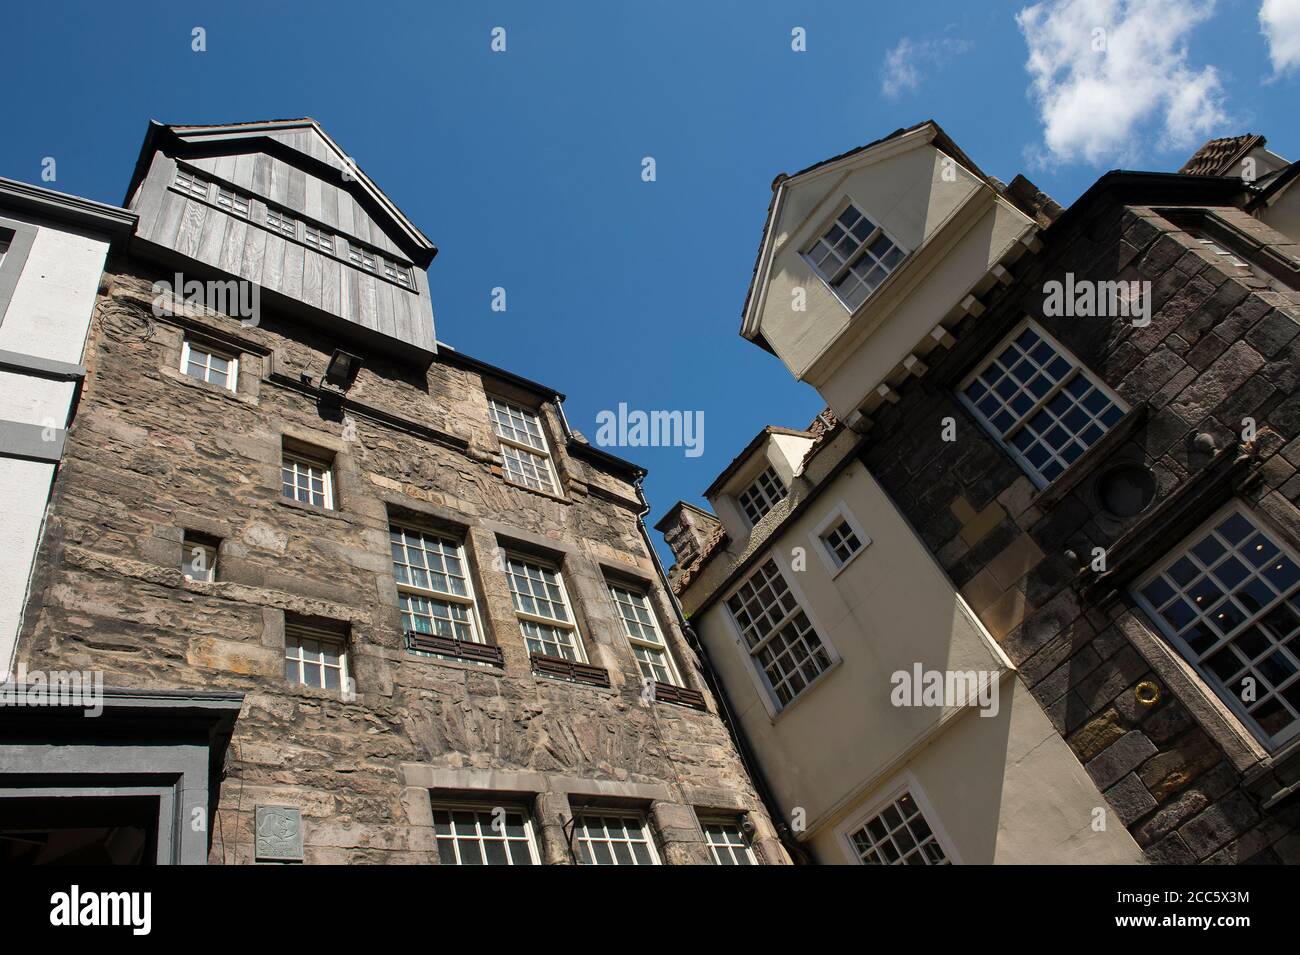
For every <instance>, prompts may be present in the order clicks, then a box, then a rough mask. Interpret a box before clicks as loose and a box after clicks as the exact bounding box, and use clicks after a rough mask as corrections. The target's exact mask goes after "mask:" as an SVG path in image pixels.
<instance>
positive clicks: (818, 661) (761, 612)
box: [727, 557, 831, 706]
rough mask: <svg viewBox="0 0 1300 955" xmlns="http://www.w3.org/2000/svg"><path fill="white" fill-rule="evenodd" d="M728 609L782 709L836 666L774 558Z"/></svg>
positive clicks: (751, 578) (729, 601)
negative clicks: (827, 670) (829, 668)
mask: <svg viewBox="0 0 1300 955" xmlns="http://www.w3.org/2000/svg"><path fill="white" fill-rule="evenodd" d="M727 609H728V610H729V611H730V612H731V617H732V619H733V620H735V621H736V626H737V627H739V628H740V632H741V634H742V635H743V636H744V638H745V645H746V647H747V648H748V650H749V653H750V656H752V657H753V658H754V660H755V662H756V663H757V665H758V668H759V670H761V671H762V673H763V675H764V676H765V677H766V678H767V683H768V686H770V687H771V689H772V693H773V695H774V696H775V697H776V699H777V702H778V703H779V704H780V705H781V706H785V705H786V704H787V703H789V702H790V701H791V700H793V699H794V698H795V697H796V696H798V695H799V694H800V693H802V692H803V690H804V688H805V687H807V686H808V684H809V683H811V682H812V681H813V680H815V679H817V677H818V676H819V675H820V674H821V673H822V671H824V670H826V669H827V668H828V667H830V665H831V660H830V655H829V654H828V653H827V652H826V647H825V646H824V645H823V644H822V641H821V638H820V637H818V636H817V631H816V630H814V629H813V625H812V623H811V622H809V620H808V615H807V614H805V613H804V611H803V609H802V608H801V607H800V606H799V601H797V600H796V599H795V596H794V594H793V593H791V592H790V587H789V585H788V584H787V583H786V581H785V577H783V576H782V574H781V571H780V570H779V569H778V568H777V566H776V561H774V560H773V559H772V558H770V557H769V558H768V559H767V560H765V561H763V563H762V564H760V565H759V567H758V569H757V570H755V571H754V573H752V574H751V575H750V576H749V579H748V580H746V581H745V582H744V583H743V584H741V585H740V589H739V590H737V591H736V592H735V593H734V594H732V595H731V597H729V598H728V599H727Z"/></svg>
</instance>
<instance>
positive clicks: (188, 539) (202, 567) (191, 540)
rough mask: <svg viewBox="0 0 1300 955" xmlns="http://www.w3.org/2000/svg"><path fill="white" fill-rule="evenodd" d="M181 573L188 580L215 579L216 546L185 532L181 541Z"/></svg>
mask: <svg viewBox="0 0 1300 955" xmlns="http://www.w3.org/2000/svg"><path fill="white" fill-rule="evenodd" d="M181 573H182V574H184V575H185V576H186V577H188V578H190V580H204V581H213V580H216V579H217V547H216V545H215V544H213V543H211V542H210V541H206V540H199V539H198V538H196V537H195V536H193V535H192V534H185V535H184V540H183V541H182V543H181Z"/></svg>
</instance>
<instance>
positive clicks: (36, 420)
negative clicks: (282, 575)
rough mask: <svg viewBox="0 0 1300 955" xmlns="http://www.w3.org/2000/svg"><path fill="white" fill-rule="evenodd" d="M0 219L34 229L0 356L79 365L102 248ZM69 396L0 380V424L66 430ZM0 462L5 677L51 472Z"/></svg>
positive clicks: (0, 639)
mask: <svg viewBox="0 0 1300 955" xmlns="http://www.w3.org/2000/svg"><path fill="white" fill-rule="evenodd" d="M0 216H3V217H4V218H6V219H9V220H13V221H18V222H24V223H27V224H29V225H34V226H36V227H37V233H36V236H35V238H34V240H33V242H32V247H31V250H30V252H29V254H28V256H27V260H26V262H25V263H24V264H23V267H22V272H21V273H20V274H19V277H18V284H17V286H16V287H15V288H14V293H13V296H12V298H11V299H10V300H9V305H8V307H7V308H6V309H5V312H4V314H3V315H0V351H8V352H16V353H18V354H20V355H29V356H33V357H36V358H45V359H50V360H53V361H62V362H68V363H70V364H79V363H80V362H81V360H82V355H83V352H84V350H85V345H86V332H87V330H88V329H89V327H90V319H91V315H92V313H93V310H94V306H95V297H96V293H97V291H98V289H99V280H100V276H101V275H102V274H103V271H104V260H105V258H106V257H107V255H108V249H109V243H108V241H107V240H106V239H102V238H97V237H94V236H92V235H88V234H84V233H81V232H78V231H76V230H73V229H70V228H69V227H66V226H60V225H49V224H45V223H44V222H43V221H41V220H38V219H34V218H32V217H30V216H28V215H24V214H20V213H15V212H13V211H12V210H10V209H5V208H0ZM75 391H76V388H75V385H74V384H73V383H72V382H68V381H52V380H50V379H48V378H42V377H39V376H34V375H26V374H23V373H22V372H19V371H9V370H6V371H3V372H0V420H3V421H16V422H20V423H23V424H32V425H37V426H39V427H47V426H52V427H55V428H63V427H66V426H67V424H68V416H69V413H70V410H71V402H72V398H73V395H74V394H75ZM2 455H3V449H0V672H4V671H7V670H10V669H12V663H13V658H14V651H15V648H16V645H17V639H18V628H19V625H20V624H21V618H22V611H23V605H24V603H25V601H26V596H27V588H28V584H29V581H30V579H31V573H32V564H33V562H34V561H35V559H36V552H37V549H38V547H39V545H40V534H41V527H42V523H43V520H44V515H45V507H46V504H47V502H48V500H49V495H50V488H51V483H52V481H53V479H54V475H55V467H54V465H53V464H50V463H47V462H36V461H24V460H17V459H14V458H6V457H3V456H2Z"/></svg>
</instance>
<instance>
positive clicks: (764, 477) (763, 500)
mask: <svg viewBox="0 0 1300 955" xmlns="http://www.w3.org/2000/svg"><path fill="white" fill-rule="evenodd" d="M785 494H786V491H785V485H784V484H782V483H781V479H780V478H779V477H777V476H776V471H775V469H773V468H772V466H771V465H768V467H767V469H766V470H764V471H763V473H762V474H760V475H759V476H758V477H757V478H756V479H755V480H754V483H753V484H751V485H749V487H747V488H745V490H743V491H741V492H740V494H739V496H738V497H737V498H736V500H737V501H739V502H740V509H741V510H743V511H744V512H745V516H746V517H748V518H749V523H750V524H757V523H758V522H759V521H761V520H762V519H763V518H764V516H766V514H767V512H768V511H770V510H771V509H772V508H773V507H775V506H776V502H777V501H779V500H781V499H782V498H784V497H785Z"/></svg>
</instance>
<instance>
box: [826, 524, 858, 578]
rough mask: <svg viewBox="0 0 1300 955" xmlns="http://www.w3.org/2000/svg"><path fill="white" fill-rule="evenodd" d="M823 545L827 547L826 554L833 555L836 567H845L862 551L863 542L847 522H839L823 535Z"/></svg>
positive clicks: (832, 558)
mask: <svg viewBox="0 0 1300 955" xmlns="http://www.w3.org/2000/svg"><path fill="white" fill-rule="evenodd" d="M822 544H823V545H824V546H825V547H826V552H827V553H828V554H830V555H831V561H832V563H834V564H835V566H836V567H837V568H838V567H843V566H844V565H845V564H847V563H848V562H849V561H850V560H851V559H852V558H853V555H854V554H856V553H857V552H858V551H860V550H862V541H860V540H859V539H858V535H857V534H856V533H855V532H854V530H853V528H852V527H850V526H849V522H848V521H846V520H843V519H841V520H839V521H838V522H836V523H835V524H834V525H833V526H832V527H831V528H830V530H828V531H825V532H824V533H823V534H822Z"/></svg>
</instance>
